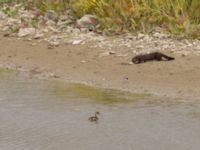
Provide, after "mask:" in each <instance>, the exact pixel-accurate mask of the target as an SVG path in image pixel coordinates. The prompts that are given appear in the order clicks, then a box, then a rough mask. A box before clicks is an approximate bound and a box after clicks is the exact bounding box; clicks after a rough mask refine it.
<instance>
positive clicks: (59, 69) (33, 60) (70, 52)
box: [0, 35, 200, 101]
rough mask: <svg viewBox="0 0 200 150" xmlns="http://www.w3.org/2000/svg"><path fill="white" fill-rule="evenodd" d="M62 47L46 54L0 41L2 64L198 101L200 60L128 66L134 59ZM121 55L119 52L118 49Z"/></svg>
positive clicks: (38, 45)
mask: <svg viewBox="0 0 200 150" xmlns="http://www.w3.org/2000/svg"><path fill="white" fill-rule="evenodd" d="M88 44H89V43H87V44H85V45H71V44H65V45H64V44H61V45H59V46H58V47H55V48H54V49H48V46H47V43H46V42H38V41H28V40H25V39H20V40H19V39H17V38H14V37H13V38H12V37H9V38H6V37H3V36H2V35H1V37H0V45H1V48H0V64H1V66H3V67H10V68H14V69H17V70H20V71H22V72H25V73H27V74H28V75H30V77H38V78H45V79H55V80H62V81H66V82H76V83H83V84H89V85H92V86H97V87H102V88H112V89H120V90H124V91H131V92H139V93H150V94H155V95H160V96H165V97H173V98H178V99H181V100H184V101H193V100H200V63H199V60H200V56H198V55H194V54H191V55H187V56H185V57H181V56H178V55H175V54H170V53H169V52H168V51H166V54H169V55H171V56H173V57H175V61H161V62H148V63H144V64H138V65H135V64H133V65H122V64H121V63H129V62H130V60H131V58H132V57H133V55H131V54H130V55H128V56H127V57H118V56H116V55H115V54H113V55H108V56H105V57H99V55H100V54H101V53H102V52H103V51H104V50H103V49H101V48H90V47H89V45H88ZM121 51H123V49H121Z"/></svg>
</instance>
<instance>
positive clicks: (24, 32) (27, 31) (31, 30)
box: [18, 28, 36, 37]
mask: <svg viewBox="0 0 200 150" xmlns="http://www.w3.org/2000/svg"><path fill="white" fill-rule="evenodd" d="M35 31H36V30H35V28H20V29H19V32H18V36H19V37H24V36H27V35H33V34H35Z"/></svg>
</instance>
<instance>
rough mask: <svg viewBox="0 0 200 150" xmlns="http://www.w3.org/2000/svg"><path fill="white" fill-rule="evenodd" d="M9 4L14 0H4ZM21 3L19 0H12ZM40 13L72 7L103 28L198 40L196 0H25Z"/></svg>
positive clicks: (199, 15)
mask: <svg viewBox="0 0 200 150" xmlns="http://www.w3.org/2000/svg"><path fill="white" fill-rule="evenodd" d="M3 1H4V2H11V1H13V0H3ZM15 1H18V2H19V1H20V0H15ZM28 1H29V3H32V5H35V6H37V7H39V8H40V9H41V10H43V11H47V10H49V9H54V10H56V11H60V12H61V11H63V10H65V9H67V8H71V9H72V10H73V12H74V15H75V16H76V17H81V16H83V15H84V14H93V15H96V16H98V17H100V18H101V20H102V25H103V28H104V29H109V30H111V31H127V30H129V31H138V30H140V31H142V32H145V33H149V32H151V31H153V30H154V29H155V27H158V26H159V27H161V28H163V29H164V30H165V31H168V32H171V33H173V34H177V35H183V36H187V37H194V38H200V1H199V0H28ZM21 2H24V1H23V0H21Z"/></svg>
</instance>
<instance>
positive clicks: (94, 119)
mask: <svg viewBox="0 0 200 150" xmlns="http://www.w3.org/2000/svg"><path fill="white" fill-rule="evenodd" d="M99 115H100V112H98V111H97V112H95V116H92V117H90V118H89V119H88V120H89V121H91V122H96V123H97V122H98V120H99Z"/></svg>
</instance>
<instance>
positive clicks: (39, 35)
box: [34, 32, 44, 39]
mask: <svg viewBox="0 0 200 150" xmlns="http://www.w3.org/2000/svg"><path fill="white" fill-rule="evenodd" d="M43 36H44V34H43V33H40V32H37V33H36V34H35V36H34V39H39V38H41V37H43Z"/></svg>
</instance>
